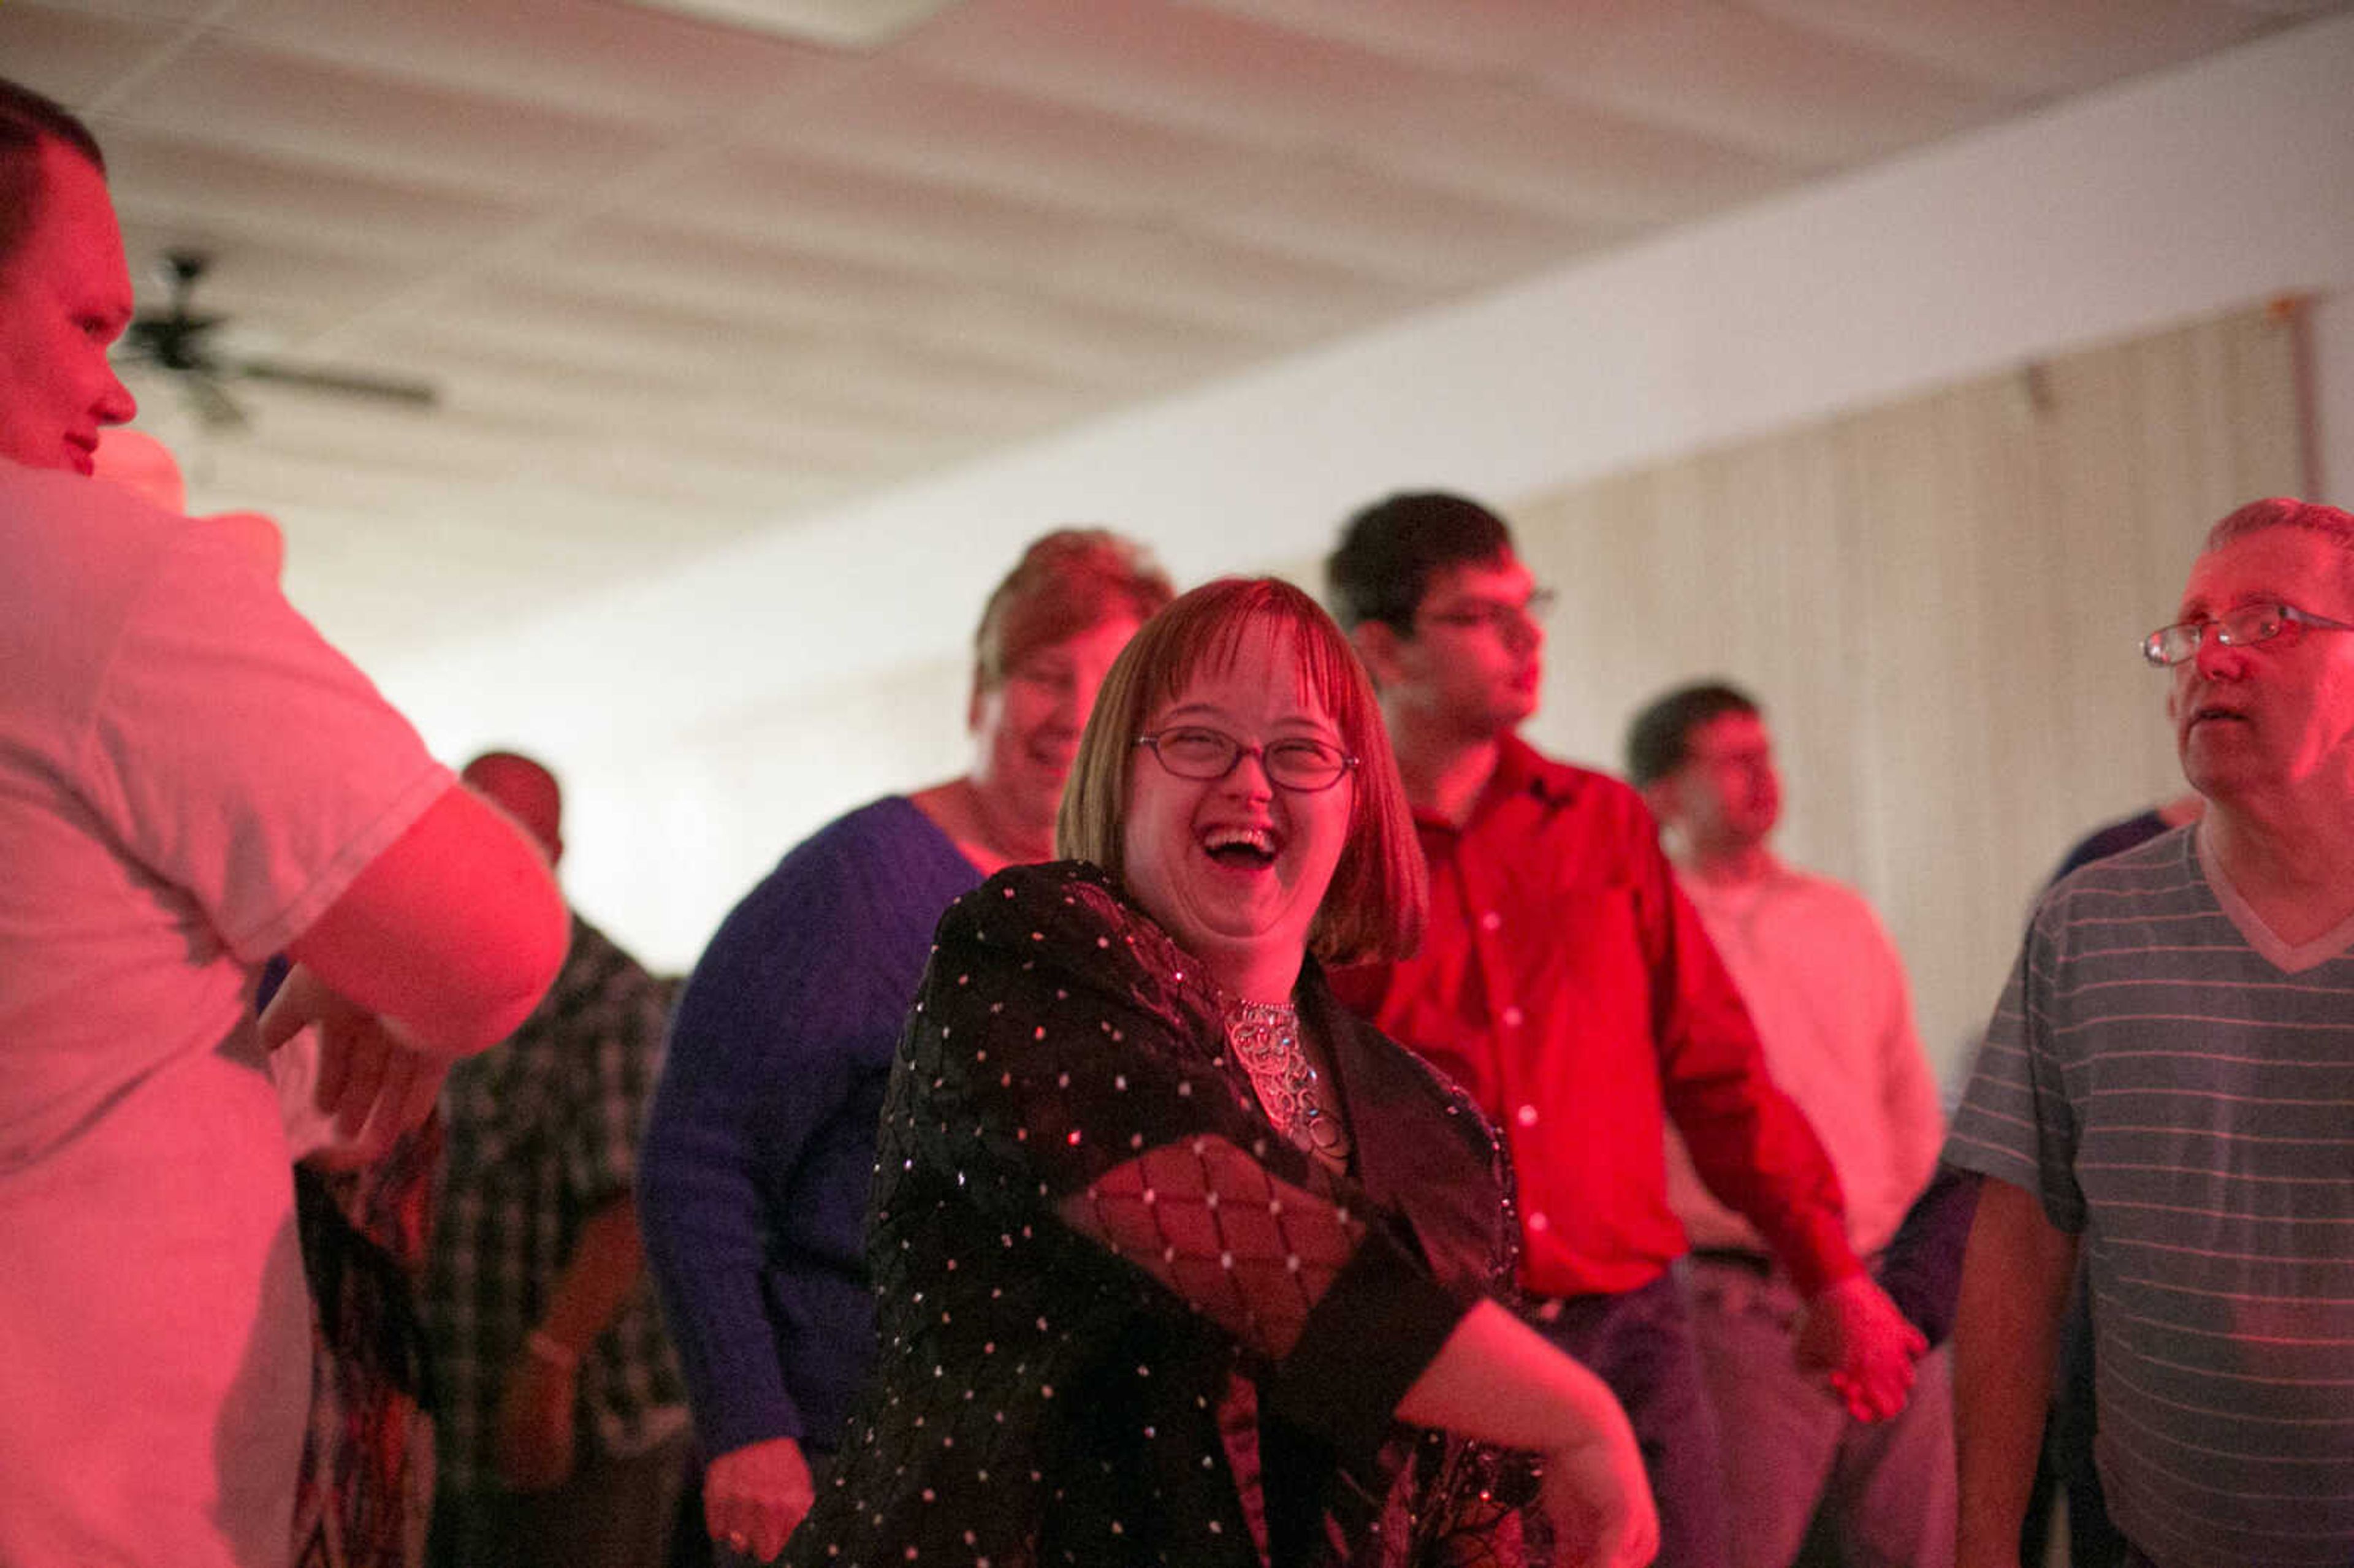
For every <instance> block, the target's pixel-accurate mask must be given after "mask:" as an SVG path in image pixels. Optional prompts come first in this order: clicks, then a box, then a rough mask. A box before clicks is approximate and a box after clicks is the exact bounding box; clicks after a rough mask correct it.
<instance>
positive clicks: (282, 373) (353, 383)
mask: <svg viewBox="0 0 2354 1568" xmlns="http://www.w3.org/2000/svg"><path fill="white" fill-rule="evenodd" d="M233 374H235V375H238V376H243V377H245V378H246V379H247V380H249V381H264V382H268V383H270V385H272V386H276V387H297V388H301V389H302V390H305V391H312V392H333V393H336V394H339V395H341V396H345V397H373V398H375V399H376V400H377V401H379V402H386V403H406V404H408V405H409V406H410V407H411V408H432V407H434V406H435V405H436V404H438V403H440V401H441V389H440V387H436V386H434V385H433V384H432V383H431V382H429V381H417V380H412V379H410V378H408V377H407V376H379V375H374V374H371V373H370V372H367V371H364V370H338V369H336V368H334V366H325V365H289V364H286V363H284V362H283V361H281V360H274V359H249V360H245V361H243V362H241V363H239V365H238V366H235V368H234V371H233Z"/></svg>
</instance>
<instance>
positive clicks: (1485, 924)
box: [1479, 909, 1504, 931]
mask: <svg viewBox="0 0 2354 1568" xmlns="http://www.w3.org/2000/svg"><path fill="white" fill-rule="evenodd" d="M1503 924H1504V917H1503V916H1501V915H1499V914H1497V913H1496V912H1495V911H1494V910H1493V909H1490V910H1489V911H1487V912H1486V913H1485V914H1483V915H1481V916H1479V929H1481V930H1482V931H1494V930H1498V929H1500V928H1501V927H1502V926H1503Z"/></svg>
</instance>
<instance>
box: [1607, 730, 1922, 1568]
mask: <svg viewBox="0 0 2354 1568" xmlns="http://www.w3.org/2000/svg"><path fill="white" fill-rule="evenodd" d="M1627 752H1628V774H1629V776H1630V779H1631V780H1632V781H1633V783H1634V784H1635V785H1636V787H1637V788H1638V789H1641V790H1642V791H1643V795H1644V799H1645V800H1646V801H1647V802H1648V803H1649V806H1650V808H1651V810H1652V813H1653V815H1655V816H1656V817H1658V819H1659V823H1660V826H1661V827H1662V829H1663V830H1664V831H1665V836H1666V842H1667V844H1668V849H1669V853H1670V858H1671V859H1672V860H1673V861H1674V862H1675V865H1676V874H1677V880H1678V882H1679V884H1680V885H1681V887H1682V888H1683V891H1684V893H1685V894H1686V895H1687V896H1689V897H1690V898H1691V902H1692V905H1693V906H1694V907H1695V908H1697V909H1698V910H1699V911H1700V916H1701V920H1702V924H1703V925H1704V926H1705V927H1707V929H1708V934H1709V938H1710V939H1711V940H1712V941H1713V942H1714V943H1715V944H1716V948H1717V951H1718V952H1719V953H1720V954H1721V955H1723V959H1724V963H1725V967H1726V969H1729V970H1730V971H1731V972H1732V975H1733V979H1734V984H1735V985H1737V986H1738V987H1739V988H1740V991H1741V997H1742V1001H1744V1002H1745V1003H1746V1004H1747V1005H1748V1008H1749V1012H1750V1015H1751V1016H1752V1017H1753V1018H1754V1019H1755V1021H1756V1024H1757V1033H1758V1037H1759V1039H1760V1040H1761V1041H1762V1042H1763V1043H1764V1046H1765V1064H1766V1066H1767V1068H1768V1069H1769V1070H1770V1071H1771V1072H1772V1074H1773V1075H1774V1081H1775V1082H1776V1084H1777V1085H1778V1086H1780V1087H1781V1088H1782V1090H1783V1091H1784V1092H1785V1093H1787V1095H1789V1097H1791V1098H1792V1099H1794V1100H1796V1101H1797V1104H1798V1107H1799V1108H1800V1109H1801V1110H1803V1111H1805V1112H1806V1114H1807V1119H1808V1121H1809V1122H1811V1123H1812V1124H1813V1125H1814V1127H1815V1129H1816V1131H1817V1132H1818V1134H1819V1136H1820V1137H1821V1139H1822V1141H1823V1146H1824V1148H1825V1149H1826V1150H1828V1151H1829V1155H1830V1159H1831V1164H1832V1166H1833V1167H1834V1168H1835V1169H1836V1170H1837V1171H1838V1172H1839V1179H1840V1188H1841V1189H1842V1191H1843V1192H1845V1193H1846V1197H1847V1225H1848V1240H1849V1243H1850V1245H1852V1246H1853V1247H1854V1249H1855V1251H1856V1253H1857V1255H1859V1256H1861V1257H1864V1258H1866V1259H1867V1260H1870V1259H1872V1258H1873V1257H1874V1255H1876V1254H1877V1253H1878V1252H1879V1251H1880V1250H1881V1249H1882V1248H1883V1247H1885V1246H1886V1245H1888V1242H1889V1239H1890V1238H1891V1237H1892V1236H1893V1235H1894V1234H1896V1228H1897V1226H1898V1224H1900V1223H1901V1222H1902V1221H1903V1217H1904V1213H1905V1211H1906V1209H1907V1208H1908V1207H1910V1206H1911V1204H1912V1202H1913V1200H1914V1198H1915V1197H1917V1196H1918V1195H1919V1194H1920V1192H1921V1191H1922V1190H1923V1188H1924V1187H1925V1186H1926V1185H1927V1184H1928V1181H1929V1178H1930V1177H1931V1175H1932V1174H1933V1173H1934V1171H1935V1167H1936V1161H1937V1150H1938V1145H1939V1142H1940V1140H1941V1139H1942V1138H1943V1136H1944V1118H1943V1117H1942V1115H1941V1114H1940V1112H1939V1109H1938V1100H1937V1086H1936V1080H1935V1075H1933V1074H1932V1072H1931V1071H1930V1068H1929V1064H1928V1059H1927V1057H1926V1056H1925V1054H1924V1053H1923V1051H1922V1049H1921V1042H1920V1039H1919V1037H1918V1036H1917V1035H1916V1034H1915V1033H1914V1025H1913V1012H1912V1003H1911V1000H1910V997H1909V995H1908V991H1907V988H1906V985H1905V980H1904V968H1903V962H1902V960H1901V959H1899V958H1898V957H1897V954H1896V949H1895V948H1894V946H1893V944H1892V943H1891V942H1890V941H1889V939H1888V935H1887V933H1886V932H1885V931H1884V930H1882V927H1881V924H1880V921H1879V919H1878V918H1877V917H1876V916H1874V915H1873V914H1872V908H1871V906H1869V905H1867V904H1866V903H1865V902H1864V901H1863V899H1862V897H1861V895H1858V894H1857V893H1856V892H1855V891H1854V890H1853V889H1851V888H1849V887H1846V886H1843V885H1840V884H1839V883H1836V882H1832V881H1830V880H1829V879H1828V878H1825V877H1820V876H1816V875H1812V874H1808V873H1806V872H1802V871H1798V870H1795V869H1793V868H1792V867H1790V866H1787V865H1785V864H1784V863H1782V862H1781V860H1780V859H1778V858H1777V857H1776V855H1775V854H1774V853H1773V851H1772V849H1771V848H1770V847H1769V841H1770V840H1771V838H1772V836H1773V832H1774V828H1775V826H1776V822H1777V821H1779V820H1780V816H1781V805H1782V793H1781V779H1780V776H1779V775H1778V773H1777V772H1776V768H1775V766H1774V752H1773V740H1772V736H1771V735H1770V734H1769V733H1768V731H1767V728H1766V725H1765V715H1763V714H1762V713H1761V712H1760V711H1759V710H1758V707H1757V705H1756V704H1755V702H1754V701H1752V700H1751V699H1750V698H1749V697H1748V696H1747V695H1745V694H1743V693H1742V692H1740V691H1738V690H1736V689H1735V688H1734V687H1732V686H1728V685H1724V684H1723V683H1706V684H1702V685H1694V686H1686V687H1682V688H1680V689H1678V690H1676V691H1673V692H1670V693H1668V694H1665V695H1664V696H1661V697H1660V698H1659V699H1658V700H1657V701H1655V702H1654V703H1652V704H1651V705H1649V706H1648V707H1646V708H1645V709H1644V710H1643V712H1642V713H1641V714H1640V715H1638V717H1637V718H1636V720H1635V723H1634V725H1633V726H1632V727H1631V729H1630V731H1629V733H1628V747H1627ZM1669 1197H1670V1202H1672V1203H1673V1204H1674V1207H1675V1210H1676V1213H1677V1217H1678V1218H1680V1219H1681V1220H1682V1222H1683V1224H1684V1228H1685V1230H1686V1231H1687V1232H1688V1233H1689V1234H1690V1235H1691V1245H1692V1253H1691V1291H1692V1298H1693V1323H1694V1329H1695V1330H1696V1332H1697V1333H1698V1335H1699V1339H1700V1343H1701V1351H1702V1365H1703V1368H1704V1370H1705V1372H1706V1374H1707V1380H1708V1385H1709V1394H1710V1398H1711V1399H1712V1401H1713V1403H1714V1404H1715V1405H1716V1409H1717V1419H1718V1422H1719V1424H1720V1426H1721V1428H1722V1431H1723V1452H1724V1482H1725V1492H1726V1497H1725V1507H1726V1515H1727V1520H1728V1523H1729V1524H1730V1526H1731V1533H1732V1536H1733V1542H1734V1553H1733V1557H1734V1563H1735V1564H1736V1565H1738V1568H1788V1564H1789V1563H1792V1562H1793V1561H1794V1560H1795V1559H1796V1558H1797V1554H1798V1551H1799V1548H1800V1546H1801V1544H1802V1542H1804V1541H1805V1539H1806V1536H1807V1531H1808V1522H1809V1520H1811V1519H1812V1518H1813V1516H1814V1515H1815V1513H1816V1511H1817V1510H1818V1508H1819V1507H1825V1506H1828V1507H1829V1508H1830V1509H1831V1510H1833V1512H1834V1514H1835V1517H1834V1518H1833V1519H1832V1520H1829V1521H1828V1522H1829V1523H1830V1524H1831V1526H1832V1527H1833V1529H1834V1530H1835V1531H1836V1532H1837V1534H1838V1538H1839V1540H1840V1543H1841V1546H1840V1549H1841V1552H1842V1555H1843V1556H1844V1557H1845V1559H1846V1561H1847V1562H1848V1563H1852V1564H1883V1563H1884V1564H1890V1565H1892V1568H1893V1565H1895V1564H1905V1565H1907V1568H1941V1565H1943V1564H1947V1563H1951V1562H1952V1561H1953V1554H1954V1508H1955V1479H1954V1442H1953V1414H1952V1412H1953V1406H1952V1390H1951V1383H1950V1379H1949V1377H1948V1374H1947V1372H1946V1358H1945V1352H1944V1351H1942V1350H1939V1351H1934V1352H1929V1353H1926V1354H1925V1356H1924V1358H1923V1359H1922V1361H1920V1362H1919V1363H1918V1365H1917V1367H1916V1369H1915V1377H1914V1385H1913V1398H1912V1401H1911V1403H1910V1404H1907V1405H1906V1406H1905V1408H1904V1410H1903V1413H1902V1414H1898V1415H1897V1416H1895V1417H1894V1418H1893V1419H1892V1420H1889V1421H1886V1422H1881V1423H1869V1422H1866V1421H1864V1420H1861V1419H1859V1418H1858V1413H1857V1412H1855V1411H1853V1410H1851V1409H1850V1402H1849V1401H1848V1400H1847V1399H1846V1398H1845V1397H1844V1394H1845V1392H1846V1391H1844V1390H1842V1389H1840V1388H1839V1387H1837V1386H1835V1383H1836V1381H1837V1380H1835V1379H1830V1378H1827V1377H1826V1376H1824V1375H1823V1374H1821V1373H1819V1372H1816V1371H1814V1370H1812V1368H1811V1365H1810V1362H1811V1361H1812V1360H1813V1358H1812V1357H1810V1356H1809V1355H1808V1354H1807V1351H1808V1341H1807V1339H1806V1337H1805V1336H1804V1333H1803V1329H1804V1324H1803V1314H1802V1312H1801V1310H1800V1308H1801V1306H1802V1303H1801V1301H1800V1299H1799V1297H1798V1294H1797V1291H1795V1290H1794V1289H1793V1288H1792V1287H1791V1285H1790V1282H1789V1281H1788V1280H1787V1278H1785V1277H1782V1275H1781V1274H1780V1273H1779V1272H1778V1271H1777V1270H1776V1267H1775V1266H1774V1264H1773V1261H1772V1259H1771V1257H1770V1256H1769V1255H1768V1254H1767V1252H1766V1250H1765V1245H1764V1243H1763V1242H1762V1241H1761V1240H1760V1238H1759V1237H1758V1236H1757V1234H1756V1233H1755V1231H1754V1230H1753V1229H1752V1228H1751V1226H1750V1225H1749V1224H1748V1223H1747V1222H1746V1221H1744V1220H1743V1219H1742V1218H1741V1217H1740V1216H1739V1215H1737V1214H1734V1213H1732V1212H1731V1211H1730V1210H1728V1209H1726V1208H1725V1207H1724V1206H1723V1204H1721V1203H1719V1202H1716V1201H1715V1200H1714V1199H1713V1198H1712V1197H1711V1196H1710V1195H1709V1193H1708V1192H1707V1190H1706V1188H1704V1187H1703V1186H1702V1184H1701V1181H1700V1180H1699V1178H1698V1176H1697V1175H1696V1174H1695V1173H1694V1171H1693V1170H1692V1166H1691V1160H1690V1159H1689V1158H1688V1157H1685V1156H1684V1155H1683V1151H1682V1150H1681V1148H1680V1147H1679V1148H1676V1149H1674V1150H1671V1159H1670V1168H1669ZM1924 1349H1925V1346H1924Z"/></svg>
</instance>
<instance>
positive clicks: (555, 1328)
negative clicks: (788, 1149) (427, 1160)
mask: <svg viewBox="0 0 2354 1568" xmlns="http://www.w3.org/2000/svg"><path fill="white" fill-rule="evenodd" d="M462 777H463V778H464V779H465V780H466V782H467V783H469V784H471V785H472V786H473V787H474V788H475V789H478V790H480V791H481V792H482V794H483V795H484V796H486V797H487V798H489V799H490V800H493V801H495V802H496V803H497V804H499V805H500V806H501V807H503V808H504V810H506V811H507V813H508V814H509V815H510V816H512V817H513V818H514V820H515V821H517V822H519V823H521V824H522V825H523V827H524V828H525V831H527V832H529V833H530V834H531V835H532V837H533V838H534V839H535V840H537V841H538V842H539V844H540V845H541V847H542V848H543V849H545V850H546V853H547V858H548V862H549V863H551V864H554V863H557V862H559V861H560V860H561V859H562V858H563V855H564V834H563V810H564V799H563V793H562V791H561V789H559V788H558V786H557V780H556V777H555V775H553V774H552V773H550V772H548V770H547V769H546V768H544V767H542V766H540V764H538V763H536V762H535V761H533V760H532V759H530V758H526V757H521V756H517V755H516V754H514V753H513V752H504V751H493V752H489V753H486V754H485V755H483V756H481V757H478V758H474V760H472V762H469V763H468V764H467V765H466V768H465V771H464V773H463V775H462ZM667 1012H668V991H667V990H666V988H665V987H664V986H663V983H662V982H661V981H660V980H656V979H655V978H654V977H653V976H652V975H650V974H648V973H647V972H646V971H645V969H643V968H642V967H641V966H640V965H639V963H638V961H637V960H636V959H632V958H631V957H630V955H629V954H627V953H625V952H623V951H622V950H621V949H620V948H618V947H616V946H614V945H613V943H612V941H611V940H610V938H607V937H606V936H605V934H604V933H603V932H601V931H599V930H598V929H597V927H594V926H591V925H590V924H589V923H588V921H586V920H584V919H582V918H581V917H580V916H578V914H577V913H576V914H575V915H574V916H572V946H571V951H570V953H569V955H568V956H567V958H566V959H565V961H564V969H563V970H562V972H561V973H559V974H558V975H557V979H556V983H555V985H554V986H552V987H550V988H549V990H548V992H547V996H546V1000H544V1001H541V1003H540V1004H539V1006H538V1008H537V1009H535V1011H534V1012H533V1013H532V1015H531V1016H530V1017H529V1018H527V1019H525V1021H524V1022H523V1026H522V1027H521V1028H519V1029H517V1030H516V1031H515V1033H514V1035H513V1036H512V1037H511V1038H509V1039H508V1040H506V1041H505V1042H504V1043H503V1044H499V1045H497V1046H495V1047H494V1048H493V1049H492V1050H489V1051H486V1052H484V1053H483V1054H481V1055H479V1056H476V1057H473V1058H472V1059H471V1060H469V1061H467V1062H465V1063H462V1064H461V1065H459V1066H458V1067H457V1068H456V1069H454V1070H452V1071H451V1075H450V1081H449V1084H448V1086H447V1087H446V1088H444V1090H443V1091H442V1096H441V1106H442V1113H443V1119H444V1121H445V1122H446V1123H447V1127H446V1132H445V1135H446V1138H447V1141H448V1156H447V1161H446V1163H445V1165H444V1167H443V1178H442V1181H441V1184H440V1194H439V1197H440V1206H439V1213H438V1214H437V1217H436V1222H435V1225H434V1229H433V1245H432V1265H431V1270H430V1274H429V1287H428V1293H427V1315H428V1325H429V1332H430V1335H431V1337H432V1340H433V1346H434V1352H435V1365H436V1369H437V1371H438V1372H439V1374H440V1375H439V1383H438V1388H439V1393H440V1406H441V1408H440V1418H439V1424H438V1430H439V1440H440V1482H439V1484H438V1486H437V1488H436V1494H437V1503H436V1507H435V1510H434V1523H433V1556H434V1559H435V1561H436V1562H438V1563H446V1564H450V1565H451V1568H461V1565H471V1564H477V1563H482V1564H492V1563H495V1564H499V1565H501V1568H525V1565H528V1564H535V1563H547V1564H551V1565H554V1564H563V1565H565V1568H599V1564H612V1565H614V1568H645V1565H647V1564H653V1563H660V1562H661V1561H662V1560H663V1552H664V1551H665V1548H666V1545H667V1542H668V1541H669V1539H670V1533H671V1529H672V1525H673V1520H674V1519H675V1516H676V1514H677V1511H678V1507H679V1497H680V1492H681V1489H682V1488H683V1486H684V1479H685V1475H686V1468H687V1463H688V1457H687V1454H688V1447H689V1442H690V1439H689V1436H688V1431H687V1414H686V1393H685V1389H684V1384H683V1383H681V1381H680V1378H679V1372H678V1363H677V1360H676V1357H675V1356H674V1355H673V1351H672V1350H671V1345H670V1340H668V1338H667V1337H666V1336H665V1335H664V1333H663V1327H662V1322H661V1319H660V1316H659V1314H658V1313H657V1311H656V1309H655V1306H654V1299H653V1289H652V1283H651V1281H650V1280H649V1278H648V1277H647V1274H646V1268H645V1254H644V1249H643V1247H642V1245H641V1244H640V1241H639V1236H638V1212H637V1202H636V1200H635V1198H634V1197H633V1196H632V1188H633V1185H634V1183H635V1181H636V1178H637V1167H638V1147H639V1138H640V1132H641V1129H642V1128H643V1127H644V1125H645V1118H646V1107H647V1104H648V1102H649V1101H650V1100H651V1099H652V1094H653V1086H654V1079H655V1075H656V1074H657V1073H658V1072H659V1071H660V1069H661V1065H662V1048H663V1024H664V1022H665V1018H666V1014H667Z"/></svg>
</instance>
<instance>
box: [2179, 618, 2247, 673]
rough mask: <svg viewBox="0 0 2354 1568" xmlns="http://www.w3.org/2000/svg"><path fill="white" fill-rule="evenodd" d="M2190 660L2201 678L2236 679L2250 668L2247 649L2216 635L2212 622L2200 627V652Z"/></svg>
mask: <svg viewBox="0 0 2354 1568" xmlns="http://www.w3.org/2000/svg"><path fill="white" fill-rule="evenodd" d="M2190 664H2191V666H2192V667H2193V668H2194V669H2196V670H2197V671H2198V672H2199V674H2200V678H2201V679H2203V680H2209V681H2236V680H2238V679H2239V678H2240V677H2241V676H2243V675H2244V674H2246V673H2247V670H2248V655H2247V652H2246V651H2245V650H2243V649H2239V648H2234V647H2232V646H2231V645H2230V644H2228V643H2226V642H2225V641H2223V640H2222V639H2221V638H2220V637H2218V636H2216V635H2215V627H2214V626H2213V625H2212V624H2210V625H2207V626H2205V627H2202V628H2200V632H2199V652H2196V653H2194V654H2192V655H2191V656H2190Z"/></svg>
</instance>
